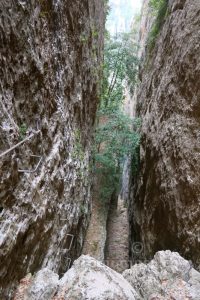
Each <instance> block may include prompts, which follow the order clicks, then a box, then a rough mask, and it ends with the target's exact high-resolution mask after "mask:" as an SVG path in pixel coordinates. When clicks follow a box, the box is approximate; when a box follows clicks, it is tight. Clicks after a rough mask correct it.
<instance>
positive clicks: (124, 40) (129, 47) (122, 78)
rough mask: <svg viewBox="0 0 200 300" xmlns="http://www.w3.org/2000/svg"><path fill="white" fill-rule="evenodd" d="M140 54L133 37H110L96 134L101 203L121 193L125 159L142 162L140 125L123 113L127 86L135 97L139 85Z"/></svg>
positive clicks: (107, 43) (105, 59) (137, 121)
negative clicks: (139, 155) (137, 53)
mask: <svg viewBox="0 0 200 300" xmlns="http://www.w3.org/2000/svg"><path fill="white" fill-rule="evenodd" d="M136 51H137V45H135V43H134V42H133V40H132V36H131V34H123V35H119V36H118V37H117V38H116V37H115V38H111V37H109V36H107V39H106V42H105V52H104V66H103V80H102V88H101V102H100V105H99V110H98V120H97V127H96V134H95V172H96V174H97V175H98V178H99V182H100V190H101V194H100V199H101V200H102V201H104V203H106V202H107V201H109V199H110V198H111V197H112V195H114V194H116V193H117V192H118V190H119V187H120V179H121V175H122V168H123V162H124V160H125V158H126V157H127V156H128V155H132V156H133V160H134V159H135V158H136V159H137V158H138V155H137V149H138V147H139V141H140V136H139V133H138V132H137V131H138V130H137V129H138V127H139V125H140V122H139V120H138V119H137V120H133V119H131V118H130V117H128V116H127V115H126V114H125V113H124V112H123V104H124V99H125V97H124V93H125V85H127V86H128V87H129V90H130V92H131V93H132V92H133V89H134V85H135V83H136V77H137V67H138V60H137V57H136ZM133 128H135V130H133ZM135 165H137V164H135Z"/></svg>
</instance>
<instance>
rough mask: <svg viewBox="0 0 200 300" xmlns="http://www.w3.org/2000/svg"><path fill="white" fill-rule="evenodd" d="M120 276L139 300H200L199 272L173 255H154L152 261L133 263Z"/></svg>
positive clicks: (176, 255) (162, 253)
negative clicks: (130, 286)
mask: <svg viewBox="0 0 200 300" xmlns="http://www.w3.org/2000/svg"><path fill="white" fill-rule="evenodd" d="M123 276H124V278H126V280H128V282H130V284H131V285H132V286H133V288H134V289H135V290H136V291H137V293H138V294H139V299H145V300H171V299H176V300H183V299H192V300H199V299H200V273H199V272H197V271H196V270H195V269H194V268H193V267H192V266H191V264H190V263H189V262H188V261H187V260H185V259H184V258H182V257H181V256H180V255H179V254H178V253H176V252H171V251H169V250H168V251H160V252H157V253H156V254H155V256H154V259H153V260H152V261H151V262H149V263H148V264H144V263H141V264H136V265H134V266H133V267H132V268H131V269H129V270H126V271H125V272H124V273H123Z"/></svg>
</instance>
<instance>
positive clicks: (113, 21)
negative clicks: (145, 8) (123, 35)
mask: <svg viewBox="0 0 200 300" xmlns="http://www.w3.org/2000/svg"><path fill="white" fill-rule="evenodd" d="M109 5H110V7H111V12H110V14H109V16H108V20H107V24H106V27H107V29H108V30H109V31H110V33H111V34H115V33H116V32H120V31H128V30H129V28H130V24H131V22H132V20H133V17H134V15H135V14H137V13H139V12H140V9H141V5H142V0H110V1H109Z"/></svg>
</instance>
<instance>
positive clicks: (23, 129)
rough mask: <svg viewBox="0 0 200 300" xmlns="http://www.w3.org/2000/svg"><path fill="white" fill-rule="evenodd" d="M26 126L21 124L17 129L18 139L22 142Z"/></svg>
mask: <svg viewBox="0 0 200 300" xmlns="http://www.w3.org/2000/svg"><path fill="white" fill-rule="evenodd" d="M27 129H28V128H27V125H26V124H25V123H23V124H21V125H20V127H19V139H20V140H23V139H24V138H25V137H26V132H27Z"/></svg>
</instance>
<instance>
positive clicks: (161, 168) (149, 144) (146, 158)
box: [130, 0, 200, 264]
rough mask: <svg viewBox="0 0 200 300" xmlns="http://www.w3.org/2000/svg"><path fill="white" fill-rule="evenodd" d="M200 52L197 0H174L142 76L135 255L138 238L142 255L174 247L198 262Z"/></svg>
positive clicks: (134, 206) (133, 210) (133, 209)
mask: <svg viewBox="0 0 200 300" xmlns="http://www.w3.org/2000/svg"><path fill="white" fill-rule="evenodd" d="M146 55H147V54H146ZM199 58H200V2H199V0H194V1H189V0H186V1H185V0H182V1H180V0H175V1H169V14H168V16H167V19H166V21H165V23H164V25H163V27H162V28H161V31H160V34H159V37H158V39H157V41H156V45H155V48H154V50H153V57H152V58H151V59H149V61H147V62H148V65H147V64H146V66H145V67H144V68H143V70H142V74H141V79H142V81H141V85H140V92H139V96H138V104H137V113H138V114H139V115H140V116H141V118H142V124H143V125H142V129H141V131H142V139H141V140H142V142H141V151H140V152H141V163H140V174H139V177H138V179H137V182H135V193H134V197H133V198H132V200H131V203H130V222H131V226H130V231H131V235H132V241H131V242H132V250H133V251H132V255H133V257H134V256H135V253H134V249H135V246H134V243H136V242H141V244H140V247H139V248H138V249H136V251H135V252H136V254H137V255H138V256H139V258H141V257H142V256H144V257H147V258H149V257H152V256H153V255H154V253H155V252H156V251H158V250H161V249H171V250H178V252H180V253H181V254H182V255H183V256H184V257H187V258H190V259H192V260H193V262H195V263H196V264H199V263H200V252H199V247H200V210H199V202H200V185H199V183H200V165H199V159H200V132H199V127H200V89H199V83H200V59H199ZM137 250H138V251H137Z"/></svg>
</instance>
